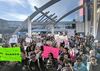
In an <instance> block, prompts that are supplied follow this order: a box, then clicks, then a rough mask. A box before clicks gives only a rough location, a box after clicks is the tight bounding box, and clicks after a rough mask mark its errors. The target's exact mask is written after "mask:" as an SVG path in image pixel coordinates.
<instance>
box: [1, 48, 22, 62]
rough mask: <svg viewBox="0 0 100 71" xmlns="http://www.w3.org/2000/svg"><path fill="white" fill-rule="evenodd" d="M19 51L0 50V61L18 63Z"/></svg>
mask: <svg viewBox="0 0 100 71" xmlns="http://www.w3.org/2000/svg"><path fill="white" fill-rule="evenodd" d="M21 60H22V59H21V51H20V48H19V47H15V48H0V61H20V62H21Z"/></svg>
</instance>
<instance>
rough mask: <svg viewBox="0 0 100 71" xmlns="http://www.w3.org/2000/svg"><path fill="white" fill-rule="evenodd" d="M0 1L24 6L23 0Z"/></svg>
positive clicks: (0, 0)
mask: <svg viewBox="0 0 100 71" xmlns="http://www.w3.org/2000/svg"><path fill="white" fill-rule="evenodd" d="M0 2H4V3H7V4H10V5H21V6H22V7H26V3H25V0H0Z"/></svg>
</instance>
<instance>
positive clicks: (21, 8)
mask: <svg viewBox="0 0 100 71" xmlns="http://www.w3.org/2000/svg"><path fill="white" fill-rule="evenodd" d="M48 1H50V0H0V19H6V20H10V21H24V20H25V19H26V18H27V17H28V16H30V15H31V14H32V13H33V12H34V11H35V9H34V6H37V7H38V8H39V7H41V6H43V5H44V4H45V3H47V2H48ZM77 6H79V0H61V1H59V2H58V3H56V4H54V5H52V6H50V7H49V8H47V9H46V10H44V12H46V11H50V14H53V13H55V14H56V15H57V16H58V18H57V19H59V18H60V17H61V16H62V15H64V14H65V13H67V12H69V11H70V10H72V9H74V8H75V7H77ZM50 14H48V15H50ZM78 15H79V11H76V12H74V13H73V14H71V15H69V16H67V17H65V18H64V19H63V21H69V20H73V19H75V18H77V16H78ZM33 20H34V19H33Z"/></svg>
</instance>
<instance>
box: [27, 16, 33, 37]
mask: <svg viewBox="0 0 100 71" xmlns="http://www.w3.org/2000/svg"><path fill="white" fill-rule="evenodd" d="M31 28H32V25H31V21H30V18H28V37H32V29H31Z"/></svg>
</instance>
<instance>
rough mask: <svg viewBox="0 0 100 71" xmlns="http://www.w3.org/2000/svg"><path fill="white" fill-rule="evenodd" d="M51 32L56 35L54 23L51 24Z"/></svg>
mask: <svg viewBox="0 0 100 71" xmlns="http://www.w3.org/2000/svg"><path fill="white" fill-rule="evenodd" d="M51 34H52V35H54V24H52V25H51Z"/></svg>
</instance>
